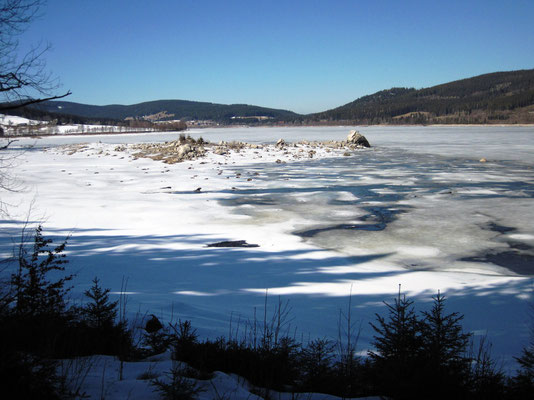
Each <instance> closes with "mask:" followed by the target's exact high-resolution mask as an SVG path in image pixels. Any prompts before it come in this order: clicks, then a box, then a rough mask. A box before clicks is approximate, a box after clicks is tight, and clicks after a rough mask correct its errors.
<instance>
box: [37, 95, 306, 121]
mask: <svg viewBox="0 0 534 400" xmlns="http://www.w3.org/2000/svg"><path fill="white" fill-rule="evenodd" d="M39 110H41V111H46V112H50V113H61V114H68V115H76V116H81V117H86V118H96V119H98V118H101V119H115V120H124V119H126V118H142V117H146V116H158V115H159V116H162V117H163V118H161V119H163V120H172V119H183V120H213V121H217V122H222V123H230V122H235V119H236V117H237V118H238V117H269V118H270V119H273V120H284V119H293V118H295V117H297V116H298V114H296V113H294V112H292V111H287V110H278V109H273V108H266V107H259V106H252V105H247V104H231V105H225V104H216V103H206V102H198V101H188V100H156V101H148V102H143V103H138V104H132V105H120V104H111V105H106V106H95V105H89V104H81V103H74V102H70V101H48V102H45V103H42V104H40V105H39Z"/></svg>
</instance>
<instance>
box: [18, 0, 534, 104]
mask: <svg viewBox="0 0 534 400" xmlns="http://www.w3.org/2000/svg"><path fill="white" fill-rule="evenodd" d="M532 21H534V1H532V0H524V1H522V0H512V1H510V2H504V1H492V0H485V1H469V0H463V1H454V0H452V1H451V0H449V1H429V0H427V1H401V0H397V1H386V0H384V1H380V0H374V1H367V0H352V1H349V0H339V1H337V0H330V1H322V0H307V1H301V0H296V1H292V0H285V1H277V0H271V1H254V0H248V1H233V0H220V1H215V0H177V1H170V0H152V1H146V0H145V1H138V0H128V1H123V0H107V1H100V0H93V1H82V0H48V3H47V4H46V7H45V8H44V9H43V10H42V16H41V18H40V19H38V20H37V21H34V22H33V23H32V25H31V26H30V28H29V30H28V31H27V32H26V33H25V34H24V35H23V36H22V37H21V43H22V44H29V43H38V42H48V43H50V44H51V45H52V47H53V49H52V51H50V52H49V53H48V54H47V55H46V60H47V66H48V68H49V70H51V71H52V72H53V73H54V74H55V75H57V76H58V77H59V78H60V79H61V82H62V84H63V89H64V90H66V89H70V90H71V91H72V92H73V94H72V95H71V96H69V98H68V99H67V100H70V101H76V102H82V103H89V104H99V105H103V104H114V103H120V104H133V103H138V102H142V101H149V100H157V99H184V100H196V101H209V102H215V103H224V104H231V103H246V104H256V105H261V106H266V107H273V108H284V109H290V110H293V111H296V112H301V113H311V112H317V111H323V110H326V109H330V108H334V107H337V106H340V105H342V104H345V103H347V102H350V101H353V100H355V99H356V98H358V97H361V96H363V95H366V94H371V93H374V92H376V91H378V90H382V89H387V88H390V87H393V86H407V87H416V88H421V87H427V86H432V85H436V84H439V83H444V82H448V81H452V80H456V79H462V78H467V77H471V76H475V75H479V74H483V73H487V72H495V71H507V70H515V69H531V68H534V39H533V38H534V23H533V22H532Z"/></svg>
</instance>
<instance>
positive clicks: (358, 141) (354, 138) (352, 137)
mask: <svg viewBox="0 0 534 400" xmlns="http://www.w3.org/2000/svg"><path fill="white" fill-rule="evenodd" d="M347 141H348V142H349V143H350V144H354V145H356V146H361V147H371V145H370V144H369V142H368V141H367V139H366V138H365V136H363V135H362V134H361V133H359V132H358V131H356V130H351V131H350V132H349V136H347Z"/></svg>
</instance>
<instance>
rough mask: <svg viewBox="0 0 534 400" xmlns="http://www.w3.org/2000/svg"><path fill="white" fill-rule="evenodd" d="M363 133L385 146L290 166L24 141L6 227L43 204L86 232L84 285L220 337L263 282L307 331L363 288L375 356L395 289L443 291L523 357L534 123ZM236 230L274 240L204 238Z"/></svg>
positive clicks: (254, 304)
mask: <svg viewBox="0 0 534 400" xmlns="http://www.w3.org/2000/svg"><path fill="white" fill-rule="evenodd" d="M350 129H352V128H349V127H320V128H319V127H313V128H224V129H222V128H221V129H205V130H191V131H188V132H187V133H189V134H190V135H191V136H193V137H199V136H202V137H203V138H204V139H206V140H208V141H212V142H219V141H221V140H224V141H232V140H237V141H246V142H251V143H273V142H276V140H278V139H279V138H283V139H285V140H286V142H294V141H300V140H344V139H345V138H346V136H347V134H348V131H349V130H350ZM356 129H358V130H359V131H360V132H361V133H363V134H364V135H365V136H366V137H367V139H368V140H369V142H370V143H371V145H372V146H373V148H371V149H366V150H361V151H357V152H355V154H353V155H351V156H349V157H343V156H336V157H327V158H325V157H322V156H321V157H318V158H313V159H305V160H300V161H291V160H287V161H288V162H287V163H280V164H278V163H275V162H273V160H274V159H275V158H276V157H280V158H283V154H282V153H280V155H273V157H274V158H272V159H268V158H267V157H264V158H263V159H255V160H253V159H252V156H253V153H252V152H250V153H246V154H234V155H233V156H232V157H230V158H228V159H222V158H221V159H220V160H219V159H210V160H208V161H209V162H207V163H206V164H201V162H200V161H195V162H186V163H182V164H175V165H165V164H163V163H161V162H155V161H152V160H147V159H135V158H134V157H131V155H130V156H127V155H125V154H122V155H121V154H118V153H114V152H113V150H112V149H113V147H114V145H116V144H121V143H139V142H153V141H170V140H174V139H176V138H177V137H178V135H179V134H178V133H168V134H142V135H141V134H131V135H103V136H86V137H79V136H78V137H46V138H43V139H37V140H36V139H21V140H20V141H19V142H17V143H15V145H17V146H18V147H16V148H14V149H13V150H12V153H13V154H16V153H20V154H19V157H18V159H17V164H18V166H17V168H16V177H17V181H19V182H24V189H25V190H24V191H23V192H19V193H5V194H4V195H3V200H4V202H6V203H9V204H16V205H18V207H17V208H16V210H15V211H12V212H11V216H12V219H13V220H14V221H11V222H9V223H4V227H3V229H2V232H3V244H4V246H3V248H4V250H5V251H7V248H8V247H9V243H10V241H9V236H10V235H16V232H17V229H18V227H19V222H20V221H22V220H24V215H25V214H27V210H28V207H29V204H30V203H31V200H32V199H35V201H34V206H33V211H32V214H33V215H32V219H33V220H44V221H45V222H44V226H45V230H46V231H47V232H48V233H49V234H51V235H53V236H54V237H56V238H57V239H58V240H59V239H60V238H61V237H62V235H65V234H68V233H72V238H71V239H70V240H69V258H70V259H71V265H72V267H73V268H74V269H75V272H77V274H78V276H77V278H76V287H75V289H74V291H73V295H74V296H76V295H78V296H79V295H80V294H81V293H82V292H83V290H85V289H86V288H87V287H89V286H90V283H91V282H90V280H91V279H92V278H93V277H94V276H95V275H97V276H99V278H101V280H102V282H103V284H104V285H106V286H107V287H111V288H112V290H114V291H118V290H120V285H121V281H122V279H123V278H126V279H128V290H127V291H128V292H129V293H130V295H129V307H130V308H131V310H132V312H134V311H137V310H140V311H141V313H143V312H151V313H155V314H157V315H159V316H161V317H162V318H164V319H166V320H170V319H171V318H174V319H177V318H181V319H184V318H186V319H192V320H193V325H194V326H196V327H198V328H199V332H201V333H202V334H205V335H211V336H217V335H221V334H224V335H228V334H229V321H230V319H232V320H233V326H234V329H235V326H236V320H239V321H240V322H241V323H242V324H243V325H244V322H243V321H247V320H248V321H250V320H251V318H252V317H253V314H254V310H256V311H257V312H258V313H262V312H263V311H262V310H263V307H264V296H265V293H266V292H267V293H268V294H269V312H270V311H271V309H272V308H274V306H275V303H276V302H277V301H278V300H277V297H276V296H281V297H280V298H281V300H282V301H286V300H289V301H290V305H291V307H292V310H293V311H292V320H291V330H292V331H293V329H295V328H296V331H297V335H301V336H302V337H306V338H307V337H308V336H311V337H316V336H327V337H331V338H335V337H337V326H338V316H339V310H340V309H346V307H347V304H348V301H347V298H348V295H349V294H350V293H351V292H352V295H353V315H354V317H353V318H355V320H357V321H358V325H359V326H361V329H362V333H361V336H360V343H361V345H360V349H361V350H362V351H365V349H366V348H367V346H368V343H369V341H370V340H371V336H372V332H371V331H370V329H369V326H368V322H369V321H373V320H374V313H375V312H384V311H385V310H384V308H385V307H384V306H383V304H382V303H381V302H382V301H383V300H387V301H391V299H392V298H393V296H395V293H396V292H397V290H398V285H399V284H401V285H402V289H403V291H405V292H406V293H407V294H408V295H409V296H412V297H414V298H415V299H416V300H417V305H418V308H419V309H424V308H425V307H427V306H428V302H429V300H430V296H432V295H434V294H435V293H436V292H437V290H441V292H442V293H445V295H446V296H447V297H448V298H449V310H450V311H459V312H461V313H464V314H465V323H464V327H465V328H466V330H468V331H471V332H473V333H474V334H475V335H476V336H481V335H486V334H487V335H488V336H489V338H490V339H491V341H492V342H493V343H494V351H495V353H496V354H497V355H498V356H499V357H502V360H503V361H504V362H505V363H506V368H510V366H512V365H513V363H512V361H511V360H512V356H513V355H517V354H519V351H520V349H521V347H522V346H523V345H524V344H525V343H526V342H527V340H528V330H529V323H530V322H531V321H530V320H529V317H528V308H529V302H530V297H531V291H532V276H534V262H533V260H534V225H533V224H532V222H531V221H533V220H534V200H533V197H534V169H533V168H534V161H533V160H534V157H533V155H534V128H533V127H359V128H358V127H357V128H356ZM81 142H88V143H92V144H91V145H90V146H89V149H88V150H87V151H86V152H83V153H76V154H74V155H70V156H69V155H67V154H64V153H61V152H59V151H56V150H54V149H53V148H54V147H56V146H58V145H61V144H69V143H70V144H72V143H81ZM30 145H33V146H34V147H33V150H29V151H28V146H30ZM48 147H50V148H52V149H49V150H47V151H43V150H44V149H46V148H48ZM20 150H25V151H20ZM106 154H107V155H106ZM121 157H122V158H121ZM481 158H485V159H486V160H487V161H486V162H480V161H479V160H480V159H481ZM245 178H248V179H245ZM197 187H202V192H201V193H193V192H194V190H195V189H196V188H197ZM17 215H18V217H16V216H17ZM17 221H19V222H17ZM239 239H244V240H247V241H248V242H249V243H257V244H259V245H260V247H259V248H250V249H211V248H210V249H207V248H206V247H205V246H206V244H208V243H212V242H216V241H218V240H239ZM287 328H288V329H289V326H288V327H287ZM242 329H244V327H243V328H242ZM293 332H294V331H293ZM234 334H235V332H234Z"/></svg>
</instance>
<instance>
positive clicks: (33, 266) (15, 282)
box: [11, 225, 74, 317]
mask: <svg viewBox="0 0 534 400" xmlns="http://www.w3.org/2000/svg"><path fill="white" fill-rule="evenodd" d="M42 231H43V229H42V227H41V225H39V226H38V227H37V228H36V229H35V235H34V243H33V247H32V252H31V254H29V249H28V246H27V245H26V242H25V240H22V243H21V244H20V246H19V254H18V264H19V266H18V271H17V273H15V274H12V276H11V285H12V287H13V291H14V301H15V312H16V314H17V315H19V316H24V317H37V316H44V315H47V316H59V315H61V314H62V313H64V311H65V297H66V295H67V293H68V291H69V290H70V288H65V284H66V283H67V282H68V281H70V280H72V278H73V277H74V276H73V275H67V276H64V277H62V278H59V279H57V280H56V281H50V280H49V278H48V275H49V274H50V273H51V272H53V271H59V272H63V271H65V267H64V266H63V265H64V264H66V263H68V260H66V259H65V254H64V251H65V246H66V245H67V241H66V240H65V241H64V242H63V243H61V244H60V245H59V246H56V247H53V248H51V247H50V245H51V244H52V239H45V238H44V237H43V233H42Z"/></svg>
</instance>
